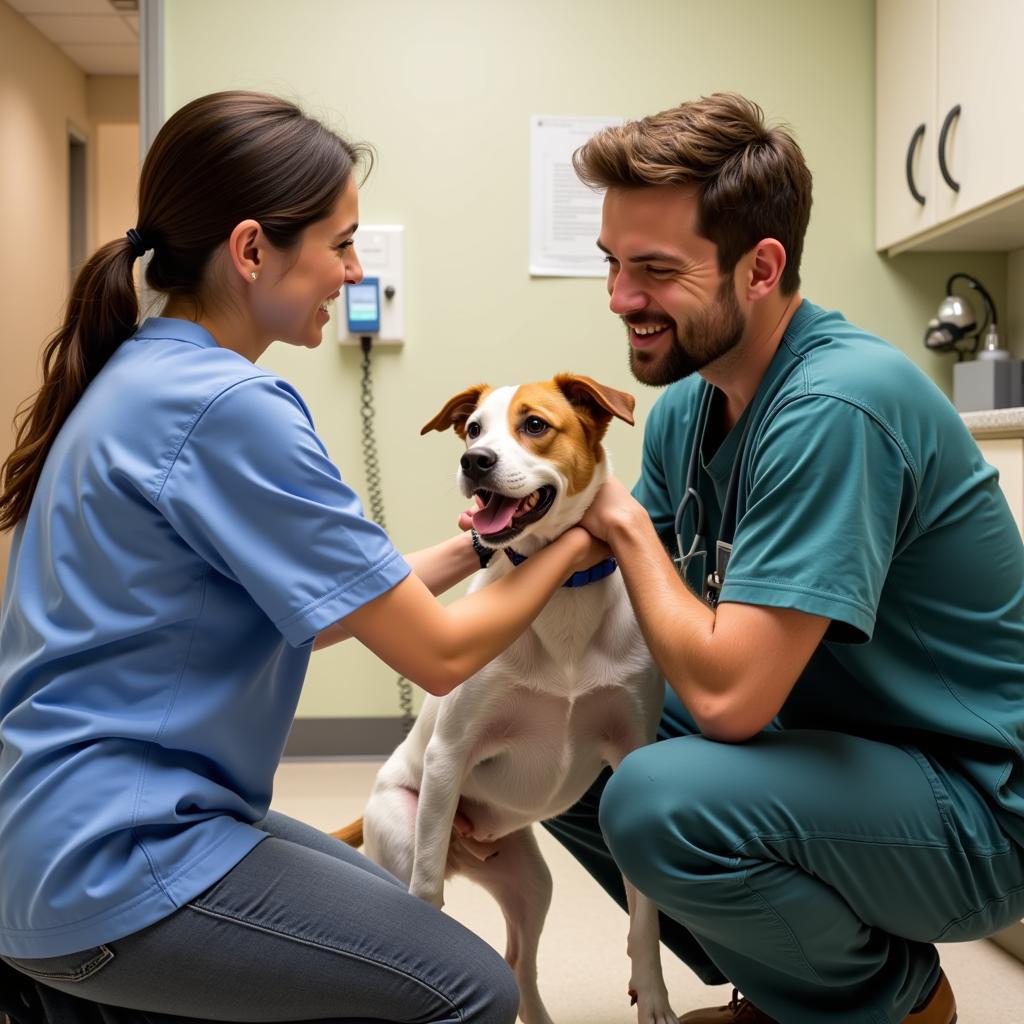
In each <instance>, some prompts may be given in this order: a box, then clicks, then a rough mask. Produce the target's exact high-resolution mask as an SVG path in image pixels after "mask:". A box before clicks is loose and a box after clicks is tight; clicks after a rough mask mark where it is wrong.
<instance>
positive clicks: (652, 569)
mask: <svg viewBox="0 0 1024 1024" xmlns="http://www.w3.org/2000/svg"><path fill="white" fill-rule="evenodd" d="M608 541H609V544H610V546H611V548H612V551H613V552H614V553H615V557H616V559H617V561H618V562H619V567H620V569H621V571H622V576H623V580H624V581H625V583H626V589H627V590H628V592H629V597H630V600H631V601H632V603H633V608H634V610H635V611H636V616H637V619H638V621H639V623H640V628H641V630H642V631H643V634H644V638H645V639H646V640H647V645H648V647H650V649H651V654H652V655H653V656H654V660H655V661H656V662H657V663H658V666H659V667H660V668H661V670H662V672H663V673H664V675H665V678H666V679H667V680H668V683H669V685H670V686H671V687H672V689H673V690H675V691H676V693H677V694H678V695H679V698H680V700H682V701H683V703H684V704H685V705H686V707H687V708H688V709H689V711H690V713H691V714H692V715H693V716H694V719H695V720H696V721H697V724H698V726H700V727H701V729H702V731H703V726H704V723H705V722H709V721H712V720H713V719H714V717H715V714H716V711H717V708H716V706H715V705H716V703H717V701H718V699H719V698H720V697H721V695H722V693H723V691H724V689H725V687H726V682H725V680H724V679H723V678H722V677H723V673H722V672H721V670H720V667H719V665H718V664H716V658H715V652H714V651H713V640H714V631H715V613H714V612H713V611H712V610H711V609H710V608H709V607H708V606H707V605H706V604H705V603H704V602H703V601H702V600H700V598H698V597H696V596H694V594H693V593H692V592H691V591H690V590H689V588H688V587H687V586H686V584H685V583H684V582H683V581H682V580H681V579H680V577H679V574H678V572H677V571H676V568H675V566H674V565H673V563H672V561H671V559H670V558H669V557H668V555H667V554H666V552H665V549H664V547H663V546H662V544H661V540H660V538H659V537H658V535H657V533H656V532H655V530H654V527H653V525H652V524H651V521H650V519H649V518H647V516H636V517H635V518H633V519H631V521H630V522H629V523H623V524H621V525H620V526H619V528H617V529H615V530H613V531H611V532H610V534H609V537H608Z"/></svg>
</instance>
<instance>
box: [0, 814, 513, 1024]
mask: <svg viewBox="0 0 1024 1024" xmlns="http://www.w3.org/2000/svg"><path fill="white" fill-rule="evenodd" d="M259 827H260V828H262V829H263V830H264V831H266V832H267V833H269V838H267V839H264V840H263V841H262V842H261V843H259V845H258V846H256V847H255V848H254V849H253V850H252V852H251V853H249V854H248V856H246V857H245V858H244V859H243V860H242V861H240V862H239V863H238V864H237V865H236V866H235V867H234V868H233V869H232V870H231V871H230V872H229V873H228V874H227V875H225V877H224V878H222V879H221V880H220V881H219V882H217V883H216V885H214V886H212V887H211V888H210V889H208V890H207V891H206V892H204V893H202V895H200V896H198V897H197V898H196V899H194V900H192V902H191V903H188V904H187V905H185V906H184V907H182V908H181V909H180V910H178V911H176V912H175V913H174V914H172V915H171V916H170V917H167V918H165V919H164V920H162V921H158V922H157V923H156V924H154V925H151V926H150V927H148V928H145V929H143V930H142V931H140V932H136V933H135V934H134V935H129V936H128V937H126V938H123V939H118V940H117V941H115V942H110V943H107V944H106V945H103V946H98V947H96V948H94V949H88V950H83V951H82V952H81V953H77V954H74V955H71V956H59V957H47V958H45V959H31V960H28V959H14V958H5V960H6V962H7V963H8V964H10V965H11V966H13V967H15V968H16V969H17V970H19V971H21V972H22V973H25V974H30V975H31V976H32V977H33V978H35V979H37V980H38V981H41V982H43V983H45V984H46V985H49V986H51V987H53V988H57V989H59V990H61V991H62V992H66V993H69V994H70V995H73V996H79V997H81V998H83V999H87V1000H90V1001H92V1002H96V1003H101V1004H106V1005H112V1006H121V1007H130V1008H133V1009H136V1010H141V1011H145V1012H146V1013H151V1014H169V1015H173V1016H175V1017H186V1018H198V1019H201V1020H219V1021H247V1022H251V1021H310V1020H317V1021H324V1022H328V1021H346V1022H348V1024H353V1022H360V1021H367V1022H369V1021H375V1022H378V1024H379V1022H380V1021H403V1022H405V1021H408V1022H415V1024H511V1022H512V1021H514V1020H515V1017H516V1012H517V1009H518V1006H519V992H518V989H517V988H516V984H515V980H514V978H513V976H512V972H511V970H510V969H509V968H508V965H507V964H506V963H505V961H504V960H503V959H502V958H501V957H500V956H499V955H498V954H497V953H496V952H495V951H494V950H493V949H492V948H491V947H490V946H489V945H487V944H486V943H485V942H483V940H481V939H479V938H477V937H476V936H475V935H473V934H472V933H471V932H469V931H468V930H467V929H465V928H464V927H462V925H460V924H458V923H457V922H456V921H454V920H453V919H452V918H450V917H448V916H447V915H446V914H443V913H441V912H439V911H437V910H435V909H434V908H433V907H431V906H428V905H427V904H426V903H424V902H423V901H422V900H419V899H417V898H416V897H414V896H410V895H409V894H408V892H407V891H406V889H405V887H404V886H403V885H402V884H401V883H400V882H399V881H398V880H397V879H396V878H394V877H393V876H392V875H390V874H388V872H386V871H384V870H383V869H382V868H379V867H378V866H377V865H375V864H373V863H372V862H371V861H369V860H367V859H366V858H365V857H363V856H362V855H361V854H359V853H357V852H356V851H355V850H352V849H350V848H349V847H347V846H346V845H345V844H344V843H340V842H338V841H337V840H336V839H332V838H331V837H330V836H328V835H326V834H325V833H323V832H319V831H318V830H316V829H314V828H311V827H310V826H308V825H304V824H302V823H301V822H298V821H295V820H293V819H291V818H287V817H285V816H284V815H282V814H277V813H275V812H271V813H270V814H269V815H268V816H267V818H266V820H265V821H264V822H262V823H261V824H260V826H259Z"/></svg>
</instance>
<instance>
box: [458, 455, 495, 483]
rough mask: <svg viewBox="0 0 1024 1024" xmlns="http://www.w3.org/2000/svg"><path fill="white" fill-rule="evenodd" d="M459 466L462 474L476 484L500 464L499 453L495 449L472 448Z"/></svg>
mask: <svg viewBox="0 0 1024 1024" xmlns="http://www.w3.org/2000/svg"><path fill="white" fill-rule="evenodd" d="M459 464H460V465H461V466H462V472H463V473H465V474H466V476H467V477H469V479H470V480H472V481H474V482H476V481H477V480H480V479H482V478H483V477H485V476H486V475H487V474H488V473H489V472H490V471H491V470H492V469H494V467H495V466H496V465H497V464H498V453H497V452H496V451H495V450H494V449H493V448H470V449H469V451H467V452H465V453H464V454H463V456H462V459H461V460H460V462H459Z"/></svg>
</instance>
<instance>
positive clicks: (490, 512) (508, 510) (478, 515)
mask: <svg viewBox="0 0 1024 1024" xmlns="http://www.w3.org/2000/svg"><path fill="white" fill-rule="evenodd" d="M518 506H519V499H518V498H503V497H502V496H501V495H498V494H492V495H491V500H490V501H488V502H487V504H486V505H484V507H483V508H478V509H477V510H476V511H475V512H474V513H473V528H474V529H475V530H476V532H477V533H479V534H483V536H485V537H486V536H488V535H489V534H492V533H501V531H502V530H505V529H507V528H508V524H509V523H511V522H512V516H513V515H515V511H516V508H517V507H518Z"/></svg>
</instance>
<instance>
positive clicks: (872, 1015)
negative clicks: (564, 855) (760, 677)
mask: <svg viewBox="0 0 1024 1024" xmlns="http://www.w3.org/2000/svg"><path fill="white" fill-rule="evenodd" d="M696 733H697V730H696V727H695V726H694V724H693V721H692V719H690V717H689V715H687V713H686V711H685V710H684V709H683V707H682V705H681V704H680V703H679V700H678V698H676V696H675V695H674V694H672V693H668V694H667V696H666V705H665V715H664V717H663V719H662V728H661V732H660V741H659V742H657V743H654V744H651V745H650V746H648V747H644V748H642V749H641V750H637V751H634V752H633V753H632V754H630V755H629V757H627V758H626V759H625V761H624V762H623V763H622V764H621V765H620V767H619V769H618V770H617V771H616V772H615V774H614V775H608V774H606V775H605V776H603V777H602V778H601V779H600V780H599V782H598V783H597V785H596V786H595V787H594V788H593V789H592V790H591V791H590V792H589V793H588V794H587V795H586V796H585V797H584V799H583V800H582V801H580V803H579V804H577V805H576V806H575V807H573V808H570V810H569V811H568V812H566V814H565V815H563V816H562V817H560V818H556V819H554V820H553V821H551V822H548V823H547V827H548V828H549V830H550V831H551V832H552V833H553V834H554V835H555V836H556V837H557V838H558V839H559V840H560V841H561V842H562V843H563V845H565V846H566V847H567V848H568V849H569V850H570V852H572V853H573V854H574V855H575V856H576V858H577V859H578V860H579V861H580V862H581V863H582V864H583V866H584V867H586V868H587V869H588V870H589V871H590V872H591V873H592V874H593V875H594V876H595V877H596V878H597V880H598V881H599V882H601V883H602V885H604V886H605V887H606V888H607V889H608V890H609V891H610V892H611V893H612V895H614V896H616V897H617V898H619V899H620V902H621V890H622V885H621V880H620V879H619V877H618V872H619V871H620V870H621V871H622V872H623V873H624V874H625V875H626V876H627V877H628V878H629V879H630V881H631V882H633V884H634V885H636V887H637V888H638V889H639V890H640V891H641V892H643V893H645V894H646V895H647V896H649V897H650V898H651V899H652V900H653V901H654V903H655V904H657V906H658V907H659V908H660V910H661V912H662V924H663V932H662V940H663V942H664V943H665V944H666V945H667V946H668V947H669V948H670V949H672V950H673V951H674V952H676V954H677V955H678V956H679V957H680V958H681V959H682V960H684V961H685V962H686V963H688V964H689V965H690V966H691V967H693V969H694V970H695V971H696V973H697V974H698V975H699V976H700V977H701V978H703V979H704V980H705V981H707V982H709V983H712V984H714V983H716V982H723V981H725V980H726V979H727V978H728V979H729V980H730V981H731V982H732V983H733V984H734V985H736V986H737V987H738V988H740V989H741V990H742V991H743V993H744V994H745V995H746V996H747V997H748V998H749V999H750V1000H751V1001H752V1002H753V1003H754V1004H755V1005H756V1006H758V1007H759V1008H760V1009H761V1010H763V1011H764V1012H765V1013H768V1014H769V1015H770V1016H772V1017H774V1018H775V1019H776V1020H778V1021H780V1022H781V1024H821V1022H822V1021H824V1020H827V1021H830V1022H832V1024H867V1022H870V1024H896V1022H899V1021H902V1020H903V1019H904V1017H905V1016H906V1015H907V1014H908V1013H910V1012H911V1010H912V1009H914V1008H915V1006H916V1005H917V1004H918V1003H920V1002H921V1001H922V997H924V996H926V995H927V994H928V993H929V992H930V991H931V988H932V987H933V986H934V984H935V982H936V980H937V979H938V973H939V959H938V954H937V952H936V950H935V946H934V945H933V943H936V942H958V941H963V940H967V939H975V938H981V937H983V936H986V935H991V934H992V933H994V932H996V931H998V930H999V929H1001V928H1003V927H1006V926H1007V925H1009V924H1010V923H1012V922H1014V921H1016V920H1018V919H1020V918H1021V917H1022V916H1024V850H1022V849H1021V847H1020V846H1019V845H1017V844H1016V843H1015V842H1013V840H1011V839H1010V837H1009V836H1007V834H1006V833H1005V832H1004V831H1003V830H1002V829H1001V828H1000V825H999V821H998V818H997V816H996V814H995V813H994V812H993V809H992V808H991V807H990V806H989V805H988V804H987V803H986V801H985V800H984V799H983V798H982V796H981V795H980V794H979V793H978V792H977V791H976V790H975V789H974V787H973V786H972V785H971V784H970V782H969V781H968V780H967V779H965V778H964V777H962V776H960V775H957V774H956V773H952V772H949V771H944V770H942V769H940V768H937V767H936V766H935V765H934V764H932V763H931V762H930V761H929V760H927V759H926V758H925V757H924V756H923V755H922V754H921V753H920V751H917V750H915V749H913V748H911V747H904V746H894V745H890V744H885V743H878V742H875V741H873V740H868V739H863V738H861V737H856V736H849V735H845V734H842V733H837V732H825V731H815V730H803V729H801V730H785V729H777V730H768V731H765V732H763V733H760V734H759V735H758V736H756V737H755V738H754V739H752V740H750V741H749V742H747V743H743V744H728V743H715V742H712V741H710V740H706V739H704V738H703V737H702V736H700V735H697V734H696Z"/></svg>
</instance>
